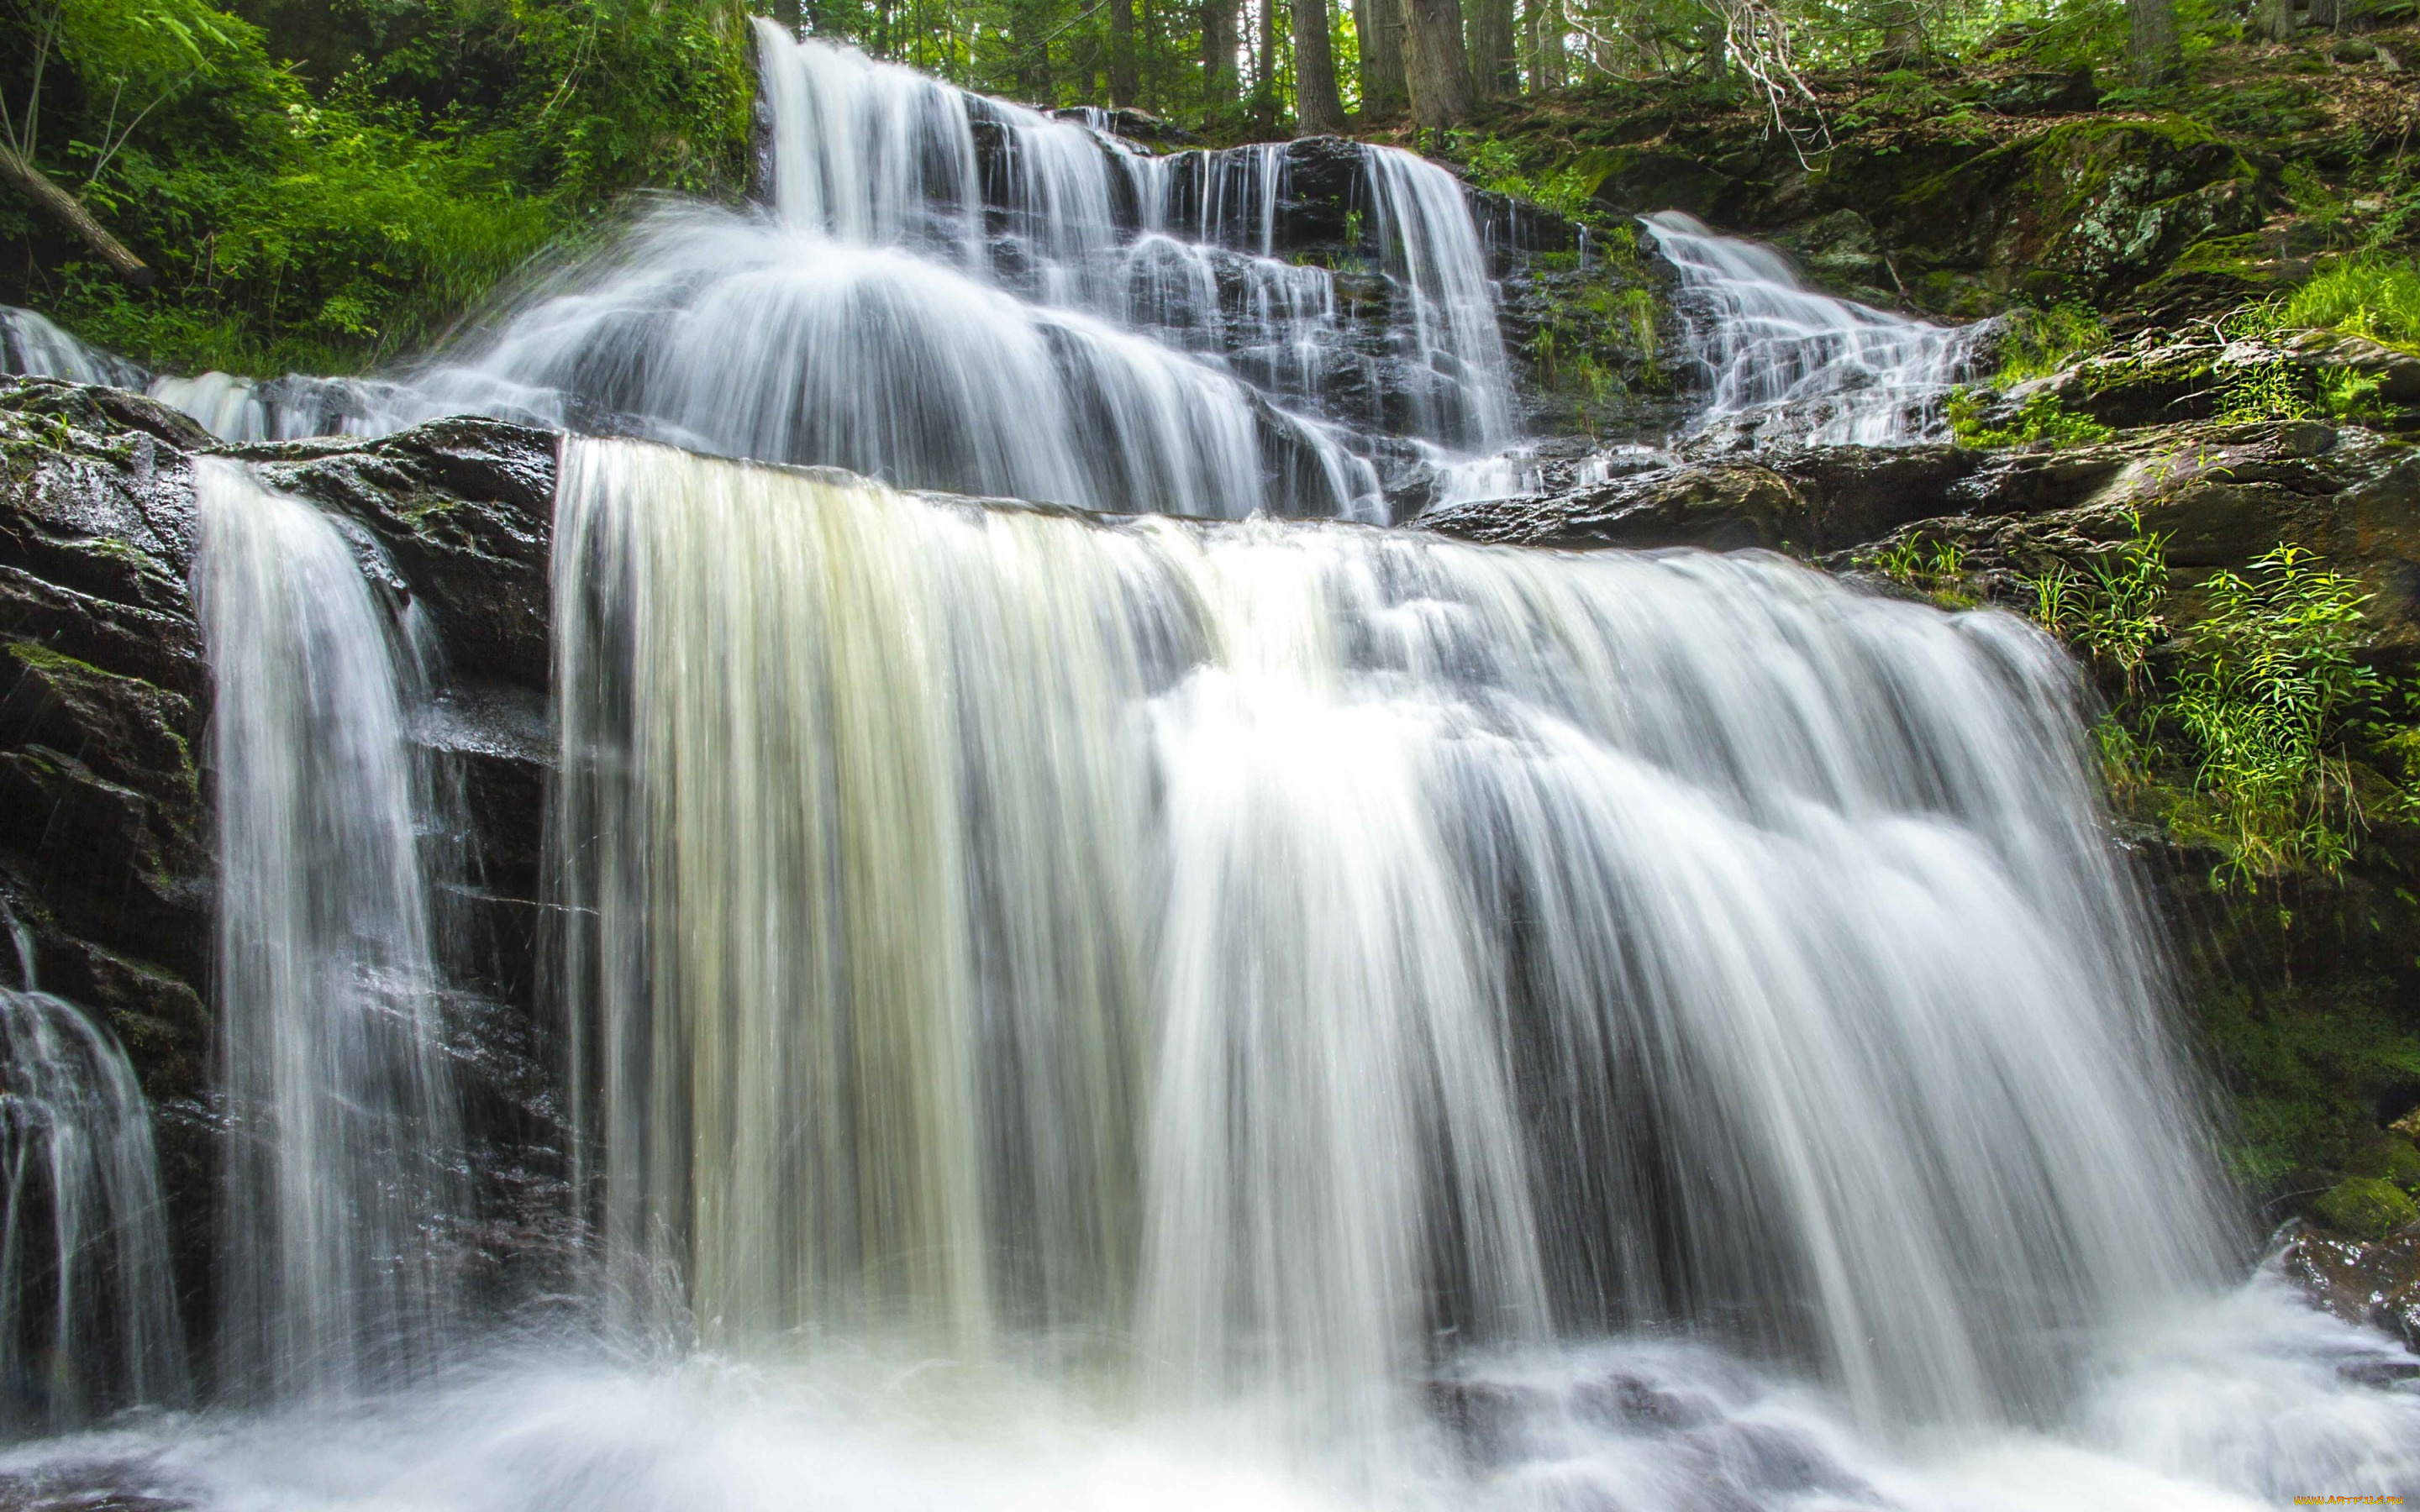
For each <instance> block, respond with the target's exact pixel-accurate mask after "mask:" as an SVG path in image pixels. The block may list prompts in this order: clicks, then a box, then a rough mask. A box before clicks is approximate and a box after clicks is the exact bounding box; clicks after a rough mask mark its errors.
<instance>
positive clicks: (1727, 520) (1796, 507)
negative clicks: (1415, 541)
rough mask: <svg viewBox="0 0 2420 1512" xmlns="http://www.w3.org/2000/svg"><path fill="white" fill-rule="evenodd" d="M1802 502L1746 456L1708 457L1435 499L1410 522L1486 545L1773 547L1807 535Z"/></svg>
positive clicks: (1789, 485) (1793, 489) (1768, 470)
mask: <svg viewBox="0 0 2420 1512" xmlns="http://www.w3.org/2000/svg"><path fill="white" fill-rule="evenodd" d="M1808 521H1809V514H1808V506H1807V500H1806V498H1805V496H1803V495H1802V494H1801V493H1800V492H1799V491H1798V489H1797V488H1796V487H1795V486H1792V483H1791V481H1790V480H1789V479H1788V478H1785V477H1783V476H1782V475H1781V474H1780V473H1778V472H1776V471H1774V470H1773V469H1771V468H1769V467H1765V466H1763V465H1761V463H1756V462H1716V463H1713V464H1710V465H1705V466H1698V467H1676V468H1670V469H1665V470H1662V471H1655V472H1652V473H1648V474H1645V475H1643V476H1638V477H1629V478H1617V479H1614V480H1612V481H1611V482H1608V483H1602V484H1596V485H1593V486H1588V487H1584V488H1580V489H1577V490H1575V491H1573V492H1571V493H1567V494H1560V495H1555V496H1549V497H1544V498H1539V497H1534V496H1533V497H1521V498H1512V499H1490V500H1481V501H1475V502H1466V503H1453V504H1442V505H1438V506H1436V507H1435V508H1432V509H1430V510H1428V511H1426V512H1425V513H1423V514H1422V515H1421V516H1420V517H1419V519H1417V520H1416V521H1414V522H1413V523H1414V524H1416V525H1418V526H1419V528H1420V529H1422V530H1430V531H1435V532H1439V533H1441V534H1446V535H1454V536H1459V537H1461V538H1462V539H1464V540H1467V541H1477V542H1480V543H1481V544H1483V545H1488V546H1532V547H1551V548H1557V549H1561V550H1589V549H1595V548H1605V547H1630V548H1647V547H1662V546H1696V547H1705V548H1711V549H1714V550H1734V549H1737V548H1742V547H1755V546H1762V547H1776V548H1777V547H1780V546H1782V545H1784V544H1787V543H1789V542H1792V541H1793V540H1805V539H1807V527H1808Z"/></svg>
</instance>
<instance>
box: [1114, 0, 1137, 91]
mask: <svg viewBox="0 0 2420 1512" xmlns="http://www.w3.org/2000/svg"><path fill="white" fill-rule="evenodd" d="M1140 93H1141V89H1140V85H1139V83H1138V81H1137V80H1136V78H1135V8H1134V0H1109V103H1110V104H1112V105H1120V106H1125V105H1131V104H1133V103H1134V102H1135V97H1136V96H1137V95H1139V94H1140Z"/></svg>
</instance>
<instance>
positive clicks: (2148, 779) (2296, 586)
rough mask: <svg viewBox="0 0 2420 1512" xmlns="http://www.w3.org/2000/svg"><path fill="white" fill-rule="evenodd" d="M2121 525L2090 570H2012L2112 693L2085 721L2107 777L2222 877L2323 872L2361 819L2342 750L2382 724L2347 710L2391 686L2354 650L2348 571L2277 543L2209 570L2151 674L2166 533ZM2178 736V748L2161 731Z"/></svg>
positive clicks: (2378, 732) (2242, 883) (2331, 867)
mask: <svg viewBox="0 0 2420 1512" xmlns="http://www.w3.org/2000/svg"><path fill="white" fill-rule="evenodd" d="M2132 524H2133V531H2132V534H2131V537H2130V538H2129V539H2126V540H2124V541H2121V542H2119V543H2118V546H2117V547H2116V548H2115V549H2114V550H2112V551H2110V552H2108V553H2106V554H2104V555H2103V556H2102V557H2101V558H2100V560H2098V561H2097V562H2095V563H2093V564H2092V566H2091V569H2090V571H2089V572H2088V573H2079V572H2077V571H2076V570H2075V569H2073V568H2071V567H2069V566H2067V565H2065V564H2061V563H2055V564H2053V565H2052V566H2051V567H2049V568H2048V569H2047V570H2045V571H2044V572H2043V573H2041V574H2040V576H2037V577H2034V578H2030V579H2024V583H2025V586H2026V587H2027V588H2028V589H2030V591H2031V593H2032V594H2033V598H2034V604H2033V614H2034V618H2035V619H2036V620H2037V621H2039V622H2040V624H2041V625H2043V626H2044V627H2045V628H2047V629H2049V630H2050V631H2051V632H2052V633H2054V634H2055V635H2057V636H2058V637H2060V638H2061V639H2062V640H2066V641H2068V642H2069V643H2070V644H2071V645H2072V646H2074V647H2075V648H2076V649H2077V650H2078V651H2080V652H2081V653H2083V654H2084V655H2085V656H2086V657H2088V658H2089V659H2090V660H2091V661H2092V662H2093V663H2094V664H2095V665H2096V666H2098V667H2100V668H2101V669H2102V671H2104V672H2106V673H2111V674H2114V681H2115V682H2116V683H2117V685H2118V706H2117V707H2116V708H2115V709H2114V710H2113V711H2112V712H2111V714H2110V716H2109V717H2108V718H2107V719H2106V720H2104V721H2103V728H2102V730H2101V731H2100V732H2099V738H2100V744H2101V747H2102V754H2103V756H2104V757H2105V758H2107V760H2108V764H2109V766H2110V777H2111V779H2112V782H2113V785H2115V786H2116V787H2118V788H2119V789H2120V790H2130V789H2139V790H2147V791H2148V790H2149V789H2153V788H2157V787H2159V786H2160V785H2161V781H2162V779H2163V776H2164V775H2165V779H2166V780H2167V781H2168V783H2170V784H2171V785H2170V787H2169V789H2168V792H2167V796H2166V797H2164V799H2161V800H2159V801H2158V803H2157V807H2159V808H2160V809H2161V810H2163V814H2162V817H2163V818H2164V821H2165V823H2166V824H2167V825H2168V827H2169V829H2170V830H2171V832H2173V833H2175V834H2176V835H2177V836H2178V838H2180V840H2183V841H2188V842H2192V843H2198V844H2204V845H2208V846H2210V847H2211V848H2212V849H2213V850H2215V851H2217V852H2218V854H2219V857H2220V859H2219V862H2218V865H2217V866H2216V867H2215V868H2214V869H2213V870H2212V872H2211V881H2212V882H2213V883H2214V884H2216V885H2217V886H2218V887H2220V888H2221V889H2222V890H2225V889H2231V888H2235V887H2248V886H2250V885H2253V884H2257V883H2258V882H2261V881H2264V880H2268V879H2272V878H2275V877H2279V876H2283V875H2287V874H2290V873H2309V874H2317V875H2323V876H2324V875H2333V874H2335V872H2338V871H2339V870H2340V869H2341V868H2342V867H2343V865H2344V863H2345V862H2346V861H2347V860H2348V859H2350V856H2351V855H2352V849H2353V845H2354V842H2355V840H2356V838H2357V836H2358V833H2359V831H2360V830H2361V829H2362V827H2363V826H2364V825H2365V823H2366V819H2365V816H2364V814H2363V813H2362V811H2361V809H2360V807H2359V805H2358V804H2357V803H2356V801H2355V799H2354V789H2353V778H2352V772H2351V767H2350V761H2349V759H2348V756H2347V753H2346V748H2347V746H2348V744H2349V742H2350V739H2351V738H2352V736H2353V735H2354V734H2355V733H2359V734H2360V735H2361V737H2362V738H2363V739H2364V740H2365V741H2366V742H2369V743H2376V742H2377V741H2379V740H2381V739H2384V740H2388V741H2391V740H2392V739H2393V738H2394V734H2395V733H2394V732H2392V731H2388V730H2383V729H2373V728H2370V727H2368V726H2367V725H2366V724H2365V723H2363V722H2362V721H2360V720H2359V719H2358V718H2357V717H2358V716H2361V715H2363V714H2364V713H2366V712H2374V711H2375V710H2376V709H2377V708H2378V707H2379V706H2380V705H2381V703H2382V702H2385V701H2386V699H2387V698H2388V697H2389V696H2390V695H2391V694H2393V693H2394V692H2395V689H2393V688H2391V687H2389V686H2388V684H2387V681H2386V679H2384V678H2383V677H2381V675H2380V674H2379V673H2378V672H2377V671H2375V670H2373V669H2372V668H2371V667H2370V666H2369V665H2368V664H2367V662H2366V661H2365V660H2364V659H2363V657H2362V655H2361V652H2362V648H2363V644H2364V640H2365V637H2366V617H2365V615H2364V613H2363V607H2364V606H2365V605H2366V604H2367V603H2368V602H2369V595H2368V594H2366V593H2365V592H2363V591H2362V588H2361V584H2360V582H2359V581H2358V580H2357V579H2352V578H2350V577H2347V576H2345V575H2344V574H2341V573H2338V572H2335V571H2333V570H2330V569H2328V568H2326V567H2324V566H2322V565H2320V564H2319V560H2318V559H2317V558H2316V557H2315V556H2313V555H2312V553H2310V552H2309V551H2308V550H2305V549H2304V548H2300V547H2295V546H2280V547H2278V548H2275V549H2274V550H2272V551H2270V552H2268V553H2267V554H2265V555H2263V556H2261V557H2260V558H2259V559H2257V561H2255V562H2254V563H2252V564H2251V567H2250V569H2249V571H2248V572H2246V573H2235V572H2229V571H2224V570H2222V571H2220V572H2218V573H2216V574H2214V575H2213V576H2212V577H2211V579H2210V581H2209V582H2208V583H2207V584H2206V585H2205V592H2206V594H2207V595H2208V605H2207V608H2206V609H2205V611H2204V612H2203V613H2202V615H2201V616H2200V617H2199V618H2198V619H2196V620H2195V621H2194V622H2193V623H2192V624H2191V625H2188V626H2186V627H2185V630H2184V636H2183V641H2182V647H2181V649H2182V651H2183V656H2181V657H2180V658H2175V659H2174V660H2173V661H2171V662H2170V663H2168V666H2169V670H2168V671H2166V672H2164V674H2162V675H2160V676H2158V677H2156V678H2155V677H2154V676H2153V664H2154V656H2155V655H2157V654H2159V652H2160V648H2161V647H2162V646H2163V644H2164V643H2165V642H2167V641H2168V640H2169V639H2170V633H2171V626H2170V624H2169V621H2168V619H2167V617H2166V613H2165V609H2166V604H2167V601H2168V597H2169V590H2168V565H2167V554H2166V545H2167V543H2166V538H2165V537H2164V536H2163V535H2161V534H2160V533H2158V532H2147V531H2145V530H2143V528H2142V524H2141V521H2140V520H2139V518H2137V519H2134V520H2133V522H2132ZM2171 737H2181V745H2180V748H2177V749H2175V750H2171V748H2169V747H2168V745H2167V744H2166V742H2167V741H2168V740H2169V739H2170V738H2171Z"/></svg>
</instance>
